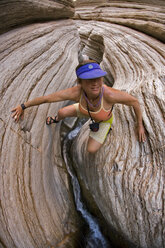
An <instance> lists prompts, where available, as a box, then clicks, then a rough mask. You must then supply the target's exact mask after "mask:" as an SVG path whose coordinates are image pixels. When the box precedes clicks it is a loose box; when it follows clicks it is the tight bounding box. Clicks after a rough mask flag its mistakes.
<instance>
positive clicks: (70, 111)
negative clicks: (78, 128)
mask: <svg viewBox="0 0 165 248" xmlns="http://www.w3.org/2000/svg"><path fill="white" fill-rule="evenodd" d="M66 117H77V110H76V107H75V104H72V105H69V106H66V107H64V108H61V109H59V110H58V113H57V117H56V120H57V121H60V120H63V119H64V118H66Z"/></svg>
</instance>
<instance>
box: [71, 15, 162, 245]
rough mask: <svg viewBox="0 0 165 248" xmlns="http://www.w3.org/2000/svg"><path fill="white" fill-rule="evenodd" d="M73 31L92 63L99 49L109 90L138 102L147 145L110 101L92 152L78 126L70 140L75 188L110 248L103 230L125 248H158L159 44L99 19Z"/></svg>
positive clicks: (125, 112)
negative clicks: (108, 121)
mask: <svg viewBox="0 0 165 248" xmlns="http://www.w3.org/2000/svg"><path fill="white" fill-rule="evenodd" d="M89 12H90V11H89ZM84 14H85V11H84ZM88 14H89V13H88ZM92 15H93V12H92V13H91V16H92ZM89 19H90V14H89ZM77 26H78V29H79V33H80V37H81V39H82V43H83V44H82V48H83V51H84V52H86V54H87V55H88V56H89V57H93V58H97V56H98V51H99V46H100V51H102V52H103V53H102V55H101V52H100V57H99V58H100V59H102V63H101V66H102V67H103V69H105V70H107V71H108V72H110V73H111V74H112V76H113V79H114V84H113V87H114V88H117V89H120V90H124V91H126V92H128V93H130V94H132V95H134V96H135V97H137V98H138V99H139V101H140V104H141V109H142V113H143V119H144V126H145V128H146V134H147V141H146V142H145V143H144V144H143V143H139V142H138V140H137V135H136V118H135V114H134V112H133V110H132V108H130V107H128V106H124V105H120V104H116V105H115V107H114V110H113V114H114V123H113V127H112V131H111V133H110V134H109V135H108V137H107V139H106V141H105V144H104V146H103V147H102V148H101V150H100V151H98V152H97V153H96V154H95V155H92V154H88V153H87V152H86V144H87V138H88V135H89V128H88V123H86V124H85V126H84V127H83V128H82V131H81V132H80V134H79V136H78V137H77V139H76V141H75V143H74V146H73V157H74V158H75V159H74V161H75V168H76V170H77V173H78V175H79V178H80V181H81V185H82V188H84V192H85V190H86V191H88V197H87V201H88V202H90V198H92V199H94V201H95V204H96V206H97V207H98V209H99V211H101V213H102V216H103V217H104V224H105V226H106V225H107V227H109V237H110V238H111V239H112V240H113V239H114V243H115V244H117V245H118V247H123V242H122V241H121V240H120V239H119V238H118V237H119V236H116V237H115V236H114V235H113V234H112V235H111V230H112V231H113V232H114V230H116V233H120V235H121V236H122V238H123V240H127V244H128V246H126V247H143V248H149V247H152V248H160V247H163V246H164V244H165V240H164V235H163V232H164V218H165V216H164V209H163V202H164V198H163V195H164V186H163V185H164V161H165V143H164V140H165V128H164V127H165V123H164V109H165V98H164V90H165V88H164V87H165V85H164V75H165V69H164V68H165V60H164V57H165V52H164V49H165V45H164V44H163V43H161V42H160V41H157V40H156V39H154V38H151V37H149V36H147V35H145V34H143V33H139V32H137V31H135V30H132V29H129V28H128V27H124V26H121V25H115V24H112V23H109V22H105V21H104V22H100V21H96V20H91V21H88V22H86V21H77ZM99 58H98V59H99ZM113 232H112V233H113ZM124 247H125V246H124Z"/></svg>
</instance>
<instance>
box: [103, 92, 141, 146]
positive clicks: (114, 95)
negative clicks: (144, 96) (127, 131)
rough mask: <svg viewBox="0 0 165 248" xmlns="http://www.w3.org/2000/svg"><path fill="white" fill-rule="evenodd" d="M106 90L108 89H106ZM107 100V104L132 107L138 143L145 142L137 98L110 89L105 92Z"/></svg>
mask: <svg viewBox="0 0 165 248" xmlns="http://www.w3.org/2000/svg"><path fill="white" fill-rule="evenodd" d="M107 88H108V87H107ZM107 92H108V94H107V98H108V99H109V102H111V103H113V104H114V103H121V104H125V105H128V106H132V107H133V108H134V111H135V114H136V118H137V128H138V137H139V142H145V141H146V135H145V129H144V126H143V118H142V112H141V109H140V103H139V101H138V99H137V98H135V97H133V96H131V95H130V94H128V93H126V92H123V91H120V90H116V89H113V88H111V89H110V90H108V91H107Z"/></svg>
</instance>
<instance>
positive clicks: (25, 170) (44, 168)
mask: <svg viewBox="0 0 165 248" xmlns="http://www.w3.org/2000/svg"><path fill="white" fill-rule="evenodd" d="M59 2H60V1H57V2H55V1H42V4H41V3H40V1H7V2H6V1H1V2H0V9H1V16H2V15H4V14H6V12H5V11H8V12H7V16H6V20H4V22H3V21H1V31H2V30H3V31H4V30H8V29H9V27H10V28H12V29H11V31H9V32H4V33H3V34H1V36H0V61H1V62H0V75H1V83H0V98H1V105H0V113H1V115H0V129H1V132H0V138H1V152H0V158H1V166H0V247H8V248H14V247H26V248H28V247H29V248H32V247H38V248H41V247H62V245H66V244H68V243H69V244H70V246H69V247H72V245H73V242H72V241H71V240H70V236H73V235H72V234H74V233H76V232H77V223H76V222H77V215H76V212H74V209H75V207H74V203H73V200H72V193H71V190H70V188H69V183H68V175H67V172H66V168H65V166H64V163H63V160H62V158H61V148H60V133H59V130H60V124H59V125H57V127H56V132H55V128H54V127H53V126H52V127H49V128H48V127H47V126H46V125H45V118H46V116H47V115H54V114H55V112H56V111H57V109H58V108H60V106H64V105H65V104H67V103H66V102H65V103H59V104H52V105H49V104H46V105H42V106H39V107H34V108H31V109H27V111H26V112H25V118H24V120H23V121H20V122H19V124H16V123H14V122H13V120H12V118H11V109H12V108H13V107H15V106H17V105H18V104H20V103H21V102H24V101H26V100H28V99H32V98H34V97H36V96H40V95H44V94H49V93H52V92H53V91H56V90H60V89H63V88H66V87H71V86H72V85H73V84H74V83H75V79H76V77H75V74H74V73H73V72H74V68H75V66H76V65H77V63H78V61H77V51H78V44H79V36H78V32H77V28H76V26H75V25H74V23H73V21H72V20H71V19H68V18H69V17H71V16H72V15H73V13H74V12H73V8H72V11H71V7H70V4H67V5H68V6H67V5H64V3H67V2H69V1H61V3H59ZM27 5H28V8H26V6H27ZM41 5H42V7H41ZM3 7H4V8H3ZM7 7H8V9H7ZM13 8H15V10H17V9H18V8H19V11H18V12H15V13H13V11H14V10H13ZM36 9H37V11H38V12H36ZM62 10H65V11H64V12H63V11H62ZM2 11H3V13H2ZM50 12H52V16H51V18H52V17H54V19H56V12H58V13H60V14H58V18H59V17H61V18H62V19H63V20H57V21H53V20H52V21H50V22H46V21H43V20H45V19H44V18H46V17H47V18H48V17H49V15H50ZM25 13H26V14H27V15H25ZM13 15H14V16H13ZM24 15H25V16H24ZM36 15H37V16H36ZM66 16H67V19H64V17H66ZM26 17H28V19H30V18H32V19H33V23H31V24H29V20H27V19H26ZM37 17H39V18H40V19H41V20H42V22H39V21H38V22H37V21H36V18H37ZM39 18H38V19H39ZM32 19H31V21H32ZM1 20H2V19H1ZM34 20H35V21H34ZM22 22H23V23H24V25H21V26H18V27H17V28H14V25H19V24H20V23H22ZM25 24H26V25H25ZM54 141H56V142H54ZM72 239H73V237H72Z"/></svg>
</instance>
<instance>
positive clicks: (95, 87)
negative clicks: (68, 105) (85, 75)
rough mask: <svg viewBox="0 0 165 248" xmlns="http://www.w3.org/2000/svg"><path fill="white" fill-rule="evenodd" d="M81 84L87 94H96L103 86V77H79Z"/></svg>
mask: <svg viewBox="0 0 165 248" xmlns="http://www.w3.org/2000/svg"><path fill="white" fill-rule="evenodd" d="M81 86H82V88H83V90H84V91H85V93H86V94H87V95H88V96H91V97H92V96H93V97H95V96H98V95H99V94H100V92H101V89H102V86H103V77H100V78H94V79H81Z"/></svg>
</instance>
